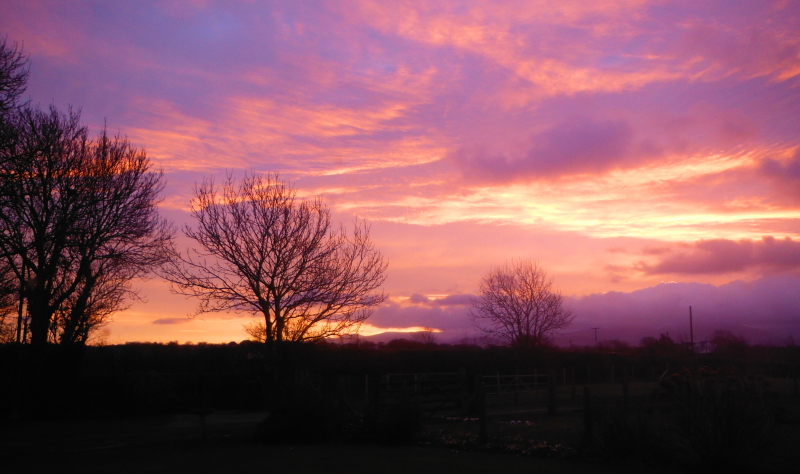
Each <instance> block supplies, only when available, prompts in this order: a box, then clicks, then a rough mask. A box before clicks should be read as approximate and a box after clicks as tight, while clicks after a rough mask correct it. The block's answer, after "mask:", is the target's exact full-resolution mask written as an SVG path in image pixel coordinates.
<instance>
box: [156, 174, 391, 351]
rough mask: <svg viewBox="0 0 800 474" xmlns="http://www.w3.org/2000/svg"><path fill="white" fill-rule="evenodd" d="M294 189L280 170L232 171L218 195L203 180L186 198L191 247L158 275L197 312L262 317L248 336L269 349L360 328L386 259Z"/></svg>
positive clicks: (358, 230)
mask: <svg viewBox="0 0 800 474" xmlns="http://www.w3.org/2000/svg"><path fill="white" fill-rule="evenodd" d="M295 194H296V193H295V191H294V189H293V188H292V187H291V186H290V185H289V184H287V183H285V182H283V181H281V180H280V179H278V176H277V175H271V174H269V175H259V174H256V173H252V174H249V175H247V176H245V177H244V179H242V180H241V182H239V183H237V182H235V181H234V179H233V178H232V177H229V178H228V181H227V182H226V183H225V184H224V185H223V187H222V190H221V192H218V191H217V188H216V187H215V185H214V182H213V180H211V179H210V178H207V179H206V180H205V181H204V182H203V184H202V185H200V186H199V187H198V188H197V189H196V192H195V198H194V200H193V201H192V203H191V208H192V211H191V212H192V215H193V217H194V218H195V220H196V221H197V226H196V228H195V227H190V226H187V227H186V228H185V229H184V233H185V234H186V236H187V237H189V238H190V239H192V240H193V241H194V242H195V243H196V244H197V247H196V248H192V249H189V250H188V252H187V253H186V254H185V255H182V254H175V255H174V256H173V259H172V260H171V262H170V265H168V266H166V267H165V268H164V270H163V272H162V276H163V277H164V278H166V279H167V280H169V281H170V282H171V283H172V289H173V291H174V292H176V293H179V294H183V295H188V296H194V297H196V298H198V299H199V300H200V306H199V308H198V313H203V312H210V311H223V310H234V311H244V312H250V313H254V314H260V315H262V316H263V322H260V323H257V324H255V325H252V326H250V327H249V328H248V332H249V333H250V334H251V336H253V337H255V338H256V339H257V340H261V341H263V342H265V343H266V345H267V346H269V347H270V348H271V347H272V346H273V345H274V344H276V343H277V344H279V343H281V342H282V341H312V340H320V339H324V338H327V337H332V336H338V335H344V334H350V333H353V332H357V330H358V327H359V325H360V324H361V323H362V322H363V321H364V320H366V318H367V317H368V316H369V315H370V312H371V310H372V308H374V307H375V306H377V305H378V304H380V303H381V302H383V301H384V300H385V299H386V296H385V295H384V294H383V293H375V290H376V289H378V288H379V287H380V286H381V284H382V283H383V281H384V279H385V272H386V262H385V260H384V259H383V257H382V256H381V254H380V252H378V251H377V250H375V248H374V247H373V244H372V242H371V241H370V238H369V228H368V227H367V226H366V224H362V225H359V224H356V226H355V228H354V229H353V232H352V235H348V234H347V232H346V231H345V229H344V227H343V226H340V227H339V229H335V228H333V227H332V223H331V217H330V210H329V209H328V208H327V206H325V205H324V204H323V203H322V201H321V200H320V199H319V198H317V199H311V200H302V201H298V202H296V201H295ZM268 353H269V354H271V353H272V351H271V350H270V351H269V352H268ZM270 357H271V356H270Z"/></svg>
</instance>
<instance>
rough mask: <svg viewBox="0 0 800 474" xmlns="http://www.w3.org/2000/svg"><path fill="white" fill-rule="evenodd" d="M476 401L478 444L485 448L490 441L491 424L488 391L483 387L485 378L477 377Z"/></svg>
mask: <svg viewBox="0 0 800 474" xmlns="http://www.w3.org/2000/svg"><path fill="white" fill-rule="evenodd" d="M475 390H476V398H475V401H476V403H477V404H478V420H479V421H478V444H479V445H481V446H483V445H485V444H486V443H487V442H488V441H489V422H488V420H487V419H486V411H487V410H486V391H485V390H484V386H483V377H482V376H480V375H476V376H475Z"/></svg>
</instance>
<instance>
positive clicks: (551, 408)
mask: <svg viewBox="0 0 800 474" xmlns="http://www.w3.org/2000/svg"><path fill="white" fill-rule="evenodd" d="M547 378H548V382H549V383H548V387H547V388H548V390H547V414H548V415H555V414H556V410H557V407H556V369H550V370H549V371H548V377H547Z"/></svg>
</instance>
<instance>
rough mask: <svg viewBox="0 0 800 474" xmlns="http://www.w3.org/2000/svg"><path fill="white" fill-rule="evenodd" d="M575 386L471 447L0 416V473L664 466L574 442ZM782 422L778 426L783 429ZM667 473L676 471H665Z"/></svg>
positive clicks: (789, 433) (510, 417)
mask: <svg viewBox="0 0 800 474" xmlns="http://www.w3.org/2000/svg"><path fill="white" fill-rule="evenodd" d="M771 382H772V384H773V386H774V387H775V389H776V392H778V395H779V396H780V397H781V399H782V400H784V401H785V402H784V403H783V404H784V405H785V406H786V407H787V410H788V413H787V417H788V418H789V419H792V420H797V419H798V417H800V408H799V407H798V405H799V404H798V400H797V399H796V397H794V395H793V386H792V385H791V383H789V382H787V381H785V380H780V379H778V380H773V381H771ZM653 386H654V385H653V384H631V386H630V394H631V397H632V398H634V397H637V396H646V395H647V394H648V393H649V392H650V391H652V388H653ZM582 394H583V391H582V387H579V389H578V390H577V393H576V398H575V399H574V400H573V399H572V397H571V387H561V388H559V398H560V399H561V403H560V404H559V413H558V414H557V415H555V416H548V415H547V414H546V412H545V411H544V410H542V409H540V408H536V409H534V410H532V411H528V412H527V413H526V412H525V411H524V410H523V409H522V408H524V407H516V410H517V411H515V407H513V406H511V407H508V409H506V410H505V413H495V414H494V415H492V416H491V418H490V422H489V424H488V428H489V443H488V444H487V445H486V446H478V444H477V436H478V428H479V423H478V422H477V421H476V420H474V419H467V420H465V419H463V418H461V419H455V418H451V419H447V418H446V417H445V418H437V419H432V420H428V421H426V422H425V424H424V426H423V429H422V432H421V434H420V436H419V438H418V440H417V443H416V444H415V445H413V446H382V445H377V444H342V443H336V442H331V443H324V444H308V445H303V444H285V445H265V444H259V443H257V442H255V441H254V439H253V436H252V435H253V432H254V430H255V427H256V425H257V424H258V423H259V422H260V421H261V420H262V419H263V418H264V417H265V416H266V413H263V412H233V411H230V412H214V413H211V414H209V415H207V416H206V417H205V430H204V429H203V426H204V424H203V423H202V422H201V418H200V417H199V416H198V415H196V414H174V415H169V416H161V417H150V418H133V419H110V420H64V421H52V420H50V421H29V420H26V421H10V420H2V421H0V456H1V457H2V466H3V469H2V471H3V472H4V473H17V472H19V473H24V472H34V471H36V472H60V473H72V472H75V473H77V472H87V473H94V472H97V473H100V472H118V473H134V472H135V473H147V472H151V473H162V472H163V473H167V472H169V473H175V472H188V473H211V472H259V471H261V472H270V473H283V472H286V473H290V472H291V473H294V472H302V473H316V472H320V473H322V472H325V473H339V472H341V473H361V472H364V473H367V472H369V473H373V472H381V473H411V472H413V473H434V472H435V473H440V472H458V473H465V474H469V473H487V472H504V473H516V472H531V471H535V472H545V473H562V472H564V473H566V472H570V473H575V472H593V473H594V472H599V473H603V472H672V471H670V470H669V469H666V468H664V467H663V466H662V467H660V468H654V467H650V466H648V465H647V464H646V463H645V464H641V463H639V464H636V463H634V464H630V463H628V464H623V465H619V464H617V465H612V464H611V463H609V462H608V460H607V459H604V457H603V455H602V453H600V452H598V451H597V450H596V449H593V448H592V447H591V446H589V447H587V446H585V445H584V442H585V439H584V435H585V430H584V418H583V412H582V411H581V410H580V409H576V407H578V406H580V405H581V404H582V399H581V397H582ZM592 396H593V397H597V398H596V400H597V402H598V404H600V405H602V404H606V405H613V404H615V403H617V402H618V401H619V399H620V397H621V390H620V388H619V385H614V384H606V385H596V386H593V387H592ZM787 427H788V429H786V428H787ZM782 429H785V433H784V434H785V436H783V438H782V442H781V444H780V446H776V447H775V449H773V450H772V451H771V452H770V453H768V455H767V457H765V458H763V459H761V460H760V461H759V464H758V467H759V470H760V471H761V472H791V469H792V467H793V466H796V465H798V464H800V456H798V453H797V450H796V448H793V447H796V446H797V445H800V433H798V431H799V430H798V428H797V426H796V425H795V426H793V427H792V426H789V425H787V426H786V427H783V428H782ZM674 472H680V471H679V470H677V469H676V470H675V471H674Z"/></svg>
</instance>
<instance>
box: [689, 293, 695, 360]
mask: <svg viewBox="0 0 800 474" xmlns="http://www.w3.org/2000/svg"><path fill="white" fill-rule="evenodd" d="M689 344H691V345H692V360H694V324H693V323H692V307H691V306H689Z"/></svg>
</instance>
